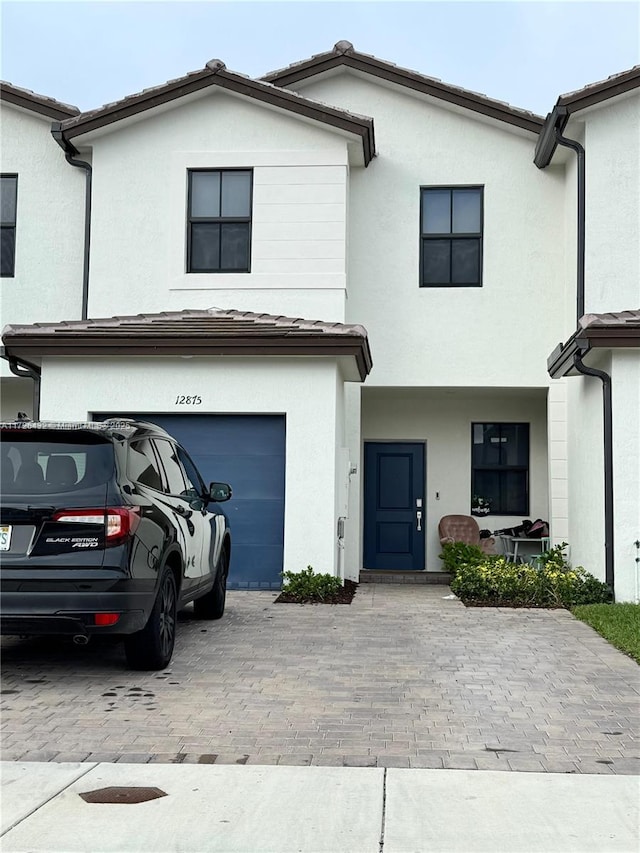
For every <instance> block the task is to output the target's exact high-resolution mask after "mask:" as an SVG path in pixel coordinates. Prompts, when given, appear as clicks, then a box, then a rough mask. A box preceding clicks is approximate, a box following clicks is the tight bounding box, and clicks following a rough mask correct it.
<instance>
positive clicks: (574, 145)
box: [555, 122, 615, 590]
mask: <svg viewBox="0 0 640 853" xmlns="http://www.w3.org/2000/svg"><path fill="white" fill-rule="evenodd" d="M565 124H566V122H565ZM555 139H556V142H557V143H558V145H563V146H565V147H566V148H571V149H572V150H573V151H575V152H576V155H577V158H578V235H577V255H578V256H577V293H576V312H577V318H576V327H577V328H578V329H579V328H580V320H581V318H582V317H583V316H584V303H585V299H584V295H585V242H586V241H585V231H586V169H585V151H584V148H583V146H582V145H580V143H579V142H576V140H575V139H568V138H567V137H566V136H563V135H562V131H561V130H560V128H559V127H557V126H556V128H555ZM573 364H574V367H575V369H576V370H577V371H578V373H581V374H582V375H583V376H594V377H596V378H597V379H599V380H600V381H601V382H602V419H603V427H604V562H605V580H606V583H607V584H608V585H609V586H610V587H611V589H612V590H613V589H614V582H615V567H614V553H613V529H614V527H613V512H614V510H613V402H612V392H611V376H609V374H608V373H605V371H604V370H598V369H596V368H595V367H587V365H586V364H584V362H583V361H582V353H580V352H576V353H575V354H574V356H573Z"/></svg>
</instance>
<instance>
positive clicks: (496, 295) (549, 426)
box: [4, 42, 638, 597]
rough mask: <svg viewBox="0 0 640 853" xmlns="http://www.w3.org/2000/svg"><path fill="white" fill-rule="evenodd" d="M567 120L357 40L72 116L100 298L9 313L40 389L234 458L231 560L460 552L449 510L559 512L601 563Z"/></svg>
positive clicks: (71, 155)
mask: <svg viewBox="0 0 640 853" xmlns="http://www.w3.org/2000/svg"><path fill="white" fill-rule="evenodd" d="M329 105H331V106H329ZM374 123H375V142H374V133H373V131H374ZM548 124H549V120H548V121H547V124H546V125H545V122H544V120H543V119H542V118H541V117H538V116H535V115H532V114H531V113H527V112H525V111H523V110H518V109H515V108H513V107H510V106H508V105H506V104H503V103H501V102H498V101H494V100H492V99H490V98H487V97H485V96H483V95H478V94H475V93H472V92H468V91H465V90H462V89H459V88H457V87H453V86H449V85H447V84H444V83H442V82H441V81H438V80H434V79H433V78H428V77H424V76H423V75H419V74H416V73H415V72H411V71H408V70H406V69H402V68H399V67H397V66H395V65H392V64H391V63H387V62H383V61H381V60H378V59H376V58H374V57H370V56H367V55H365V54H360V53H358V52H356V51H355V50H354V49H353V47H352V46H351V45H350V44H349V43H348V42H339V43H338V44H337V45H336V47H335V48H334V50H333V51H330V52H329V53H327V54H321V55H320V56H316V57H313V58H312V59H310V60H306V61H304V62H301V63H297V64H296V65H293V66H289V67H288V68H286V69H283V70H282V71H278V72H274V73H273V74H270V75H267V77H266V78H264V79H263V80H262V81H256V80H250V79H249V78H245V77H242V76H241V75H238V74H234V73H233V72H230V71H228V70H227V69H226V68H225V67H224V65H223V64H222V63H220V62H219V61H213V62H211V63H208V65H207V67H206V68H205V69H203V70H202V71H199V72H193V73H192V74H189V75H187V76H186V77H185V78H181V79H180V80H177V81H172V82H171V83H168V84H165V85H164V86H160V87H157V88H156V89H153V90H148V91H146V92H143V93H140V95H137V96H132V97H129V98H126V99H124V100H123V101H120V102H117V103H115V104H110V105H107V106H106V107H103V108H101V109H98V110H94V111H91V112H89V113H84V114H81V115H79V116H77V117H74V118H69V119H66V120H64V121H61V122H59V123H56V124H55V125H54V128H53V131H54V132H53V135H54V137H55V139H56V141H57V142H58V144H59V146H60V147H59V148H57V155H58V157H59V158H60V159H61V160H62V163H63V164H64V158H65V157H66V159H67V160H68V161H69V162H73V161H76V162H77V161H87V162H89V161H90V162H91V165H92V167H93V186H92V189H91V221H90V233H91V240H90V252H89V253H88V254H85V258H86V259H88V289H87V298H86V305H87V317H89V318H94V319H88V320H86V321H80V322H75V323H55V322H53V323H49V324H42V325H39V326H31V327H27V326H24V325H22V326H16V325H14V324H13V323H12V325H11V327H10V328H8V329H6V330H5V334H4V342H5V346H6V352H7V353H8V354H11V355H12V356H13V357H14V358H18V359H24V360H25V361H27V362H29V363H30V364H35V365H36V366H37V367H38V368H39V369H40V370H41V373H42V379H41V386H42V387H41V407H42V416H43V417H47V418H64V419H84V418H86V417H88V416H92V417H101V416H105V415H115V414H118V415H133V414H135V415H137V416H145V417H147V418H148V419H152V420H154V421H156V422H159V423H161V424H162V425H164V426H166V427H167V428H168V429H170V430H171V431H173V432H174V433H175V434H176V435H177V436H178V437H179V438H181V439H182V440H183V441H184V442H185V443H186V444H187V446H188V447H189V449H190V451H191V452H192V455H193V456H194V458H195V459H196V461H197V462H198V463H199V464H200V466H201V467H202V469H203V471H204V472H205V474H207V475H209V477H210V479H214V478H215V479H228V480H229V481H230V482H232V483H233V485H234V488H235V498H234V501H233V503H232V504H231V506H230V513H231V522H232V525H233V527H234V531H235V538H234V543H235V544H234V549H235V555H234V567H233V569H232V576H231V578H230V585H231V586H236V587H240V588H252V587H259V588H277V587H278V586H279V585H280V577H279V572H280V571H281V570H282V569H283V568H284V569H285V570H287V569H291V570H297V569H300V568H303V567H304V566H305V565H307V564H311V565H313V566H314V568H315V569H316V570H318V571H330V572H335V573H338V574H343V575H344V576H346V577H349V578H353V579H358V577H359V575H360V573H361V571H362V570H364V571H367V570H376V569H384V570H390V571H409V572H414V573H415V572H426V573H429V572H434V571H438V570H439V568H440V565H439V560H438V553H439V541H438V535H437V525H438V521H439V519H440V517H441V516H443V515H446V514H449V513H462V514H468V513H469V512H471V511H474V512H475V513H477V514H478V520H479V521H480V524H481V526H483V527H487V528H489V529H492V530H493V529H496V528H499V527H503V526H511V525H513V524H517V523H519V522H520V520H521V519H522V518H525V517H530V518H536V517H541V518H544V519H549V520H550V522H551V526H552V534H553V537H554V539H555V540H556V541H564V540H567V541H571V545H572V548H575V552H574V553H578V554H579V555H580V557H581V561H582V562H583V563H584V565H585V566H586V567H587V568H589V569H590V570H591V571H593V572H594V573H595V574H597V575H600V576H602V577H603V578H604V576H605V557H604V548H603V547H598V546H599V543H598V541H597V537H596V538H594V539H593V541H591V540H588V537H587V540H585V537H584V536H583V532H582V530H581V526H580V523H579V521H576V517H577V516H579V513H580V512H581V505H580V503H579V501H578V502H576V501H574V503H573V504H572V503H571V501H570V499H569V498H568V497H567V494H566V492H567V488H568V486H567V483H568V482H570V481H572V476H573V478H574V479H573V482H575V483H577V484H578V485H577V493H579V491H580V482H581V481H580V478H581V477H584V476H585V474H584V470H583V469H584V464H583V460H581V459H580V457H579V454H578V456H577V461H575V462H573V463H571V464H569V462H568V461H567V456H568V455H569V454H570V452H571V451H570V450H569V449H568V448H569V446H570V445H571V436H570V434H569V432H568V431H567V426H566V424H567V423H568V417H567V412H568V411H569V409H570V403H569V402H568V401H567V400H566V399H565V397H566V396H567V395H569V394H571V393H572V392H571V391H570V386H571V383H572V382H573V381H574V380H564V379H560V380H551V379H550V378H549V374H548V373H547V357H548V355H549V353H550V352H551V351H552V350H553V348H554V347H555V345H556V344H557V342H558V341H559V340H564V339H565V338H566V337H567V334H569V333H570V331H571V328H572V327H571V323H568V322H567V320H568V318H567V313H566V305H567V302H568V300H569V299H570V294H571V293H573V292H574V291H575V282H574V280H573V276H572V275H571V274H570V270H571V266H572V262H571V261H570V260H568V258H569V257H570V256H571V257H574V256H575V252H574V251H573V248H574V247H573V240H572V238H571V235H570V229H571V221H572V216H573V217H575V209H576V208H575V198H574V197H573V196H572V172H571V169H572V166H571V160H570V159H568V158H566V157H565V159H564V161H562V162H560V158H561V154H555V153H554V157H555V158H557V163H556V162H554V164H552V165H551V166H550V168H548V169H547V168H545V169H536V167H535V165H534V163H533V157H534V151H535V149H536V144H537V143H538V140H539V138H540V133H541V131H542V130H543V128H545V127H548ZM612 133H614V135H615V129H613V128H612ZM51 144H52V146H53V147H54V149H55V143H54V142H53V141H52V143H51ZM65 165H66V164H65ZM66 167H67V168H68V169H69V166H66ZM69 171H79V170H78V169H76V170H72V169H69ZM612 204H613V202H612ZM81 233H82V230H81V229H78V244H80V243H81V238H80V235H81ZM636 237H637V228H636ZM84 246H85V250H86V249H88V247H89V246H88V243H87V242H85V244H84ZM636 283H637V276H636ZM76 287H77V288H78V289H79V287H80V286H79V283H78V282H76ZM606 291H607V284H606V282H605V283H604V292H605V293H606ZM625 298H626V297H625ZM605 301H606V300H605ZM212 306H216V307H215V308H212ZM609 307H611V306H609ZM627 307H628V306H627ZM181 309H182V310H181ZM602 310H604V308H603V309H602ZM61 316H62V317H65V319H73V317H74V315H73V314H72V313H71V314H69V315H67V316H65V315H64V314H61V313H59V312H58V314H57V315H52V319H59V318H60V317H61ZM75 316H77V315H75ZM296 317H303V318H305V319H304V320H298V319H291V318H296ZM95 318H108V319H105V320H100V319H95ZM6 319H7V320H9V319H13V318H10V317H8V316H7V317H6ZM365 329H366V331H365ZM635 345H636V346H637V345H638V344H637V341H636V344H635ZM630 352H631V350H630V349H627V351H626V352H625V353H624V356H625V357H628V356H629V353H630ZM371 353H373V360H374V364H373V365H372V359H371ZM625 364H626V366H627V373H628V375H629V377H630V378H631V381H633V376H634V369H637V368H634V364H632V363H626V362H625ZM365 380H366V384H365ZM589 381H590V380H589ZM559 388H562V389H565V388H566V393H565V391H564V390H558V389H559ZM70 389H72V394H70V393H69V392H70ZM563 394H564V395H565V397H563ZM554 395H555V396H554ZM561 420H562V423H560V421H561ZM594 429H595V427H594ZM563 430H564V431H563ZM625 440H626V441H627V443H628V441H629V436H628V435H627V437H626V439H625ZM562 441H564V444H563V445H562V446H560V445H561V444H562ZM621 447H622V445H621ZM563 454H564V455H563ZM636 455H637V442H636ZM574 465H575V466H576V468H575V470H572V467H573V466H574ZM581 466H582V467H581ZM594 479H596V480H597V476H596V477H595V478H594ZM632 480H633V472H631V473H630V474H629V477H628V478H627V480H625V485H629V484H630V483H631V482H632ZM591 486H592V487H594V488H597V487H596V485H595V483H594V482H593V483H591ZM563 489H564V491H563ZM480 498H481V499H482V503H483V505H484V508H485V510H486V508H487V507H488V508H489V514H488V515H486V516H484V517H483V516H482V515H481V514H482V512H483V509H482V507H480V504H479V502H478V499H480ZM593 504H594V505H597V501H593ZM637 509H638V500H636V502H635V511H636V518H637ZM625 512H626V517H627V518H628V519H631V520H633V513H634V507H633V498H630V499H629V500H628V505H627V506H626V509H625ZM585 541H588V542H589V544H588V545H585V544H584V543H585ZM236 546H237V548H236ZM624 571H625V580H624V582H622V585H621V586H619V584H618V576H617V575H616V587H617V588H618V586H619V588H620V590H623V591H624V592H623V594H624V595H625V596H627V597H630V596H629V589H630V586H629V584H630V583H631V584H632V581H630V580H629V579H630V578H632V576H633V573H632V570H631V569H629V568H625V569H624ZM234 573H235V577H234Z"/></svg>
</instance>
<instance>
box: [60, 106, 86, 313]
mask: <svg viewBox="0 0 640 853" xmlns="http://www.w3.org/2000/svg"><path fill="white" fill-rule="evenodd" d="M51 135H52V136H53V138H54V139H55V141H56V142H57V143H58V145H59V146H60V147H61V148H62V150H63V151H64V156H65V160H66V161H67V163H68V164H69V165H70V166H75V167H76V168H78V169H84V172H85V177H86V181H85V195H84V264H83V270H82V312H81V318H80V319H82V320H86V319H88V311H89V254H90V249H91V178H92V169H91V164H90V163H87V162H86V161H85V160H74V156H77V154H78V151H77V150H76V149H75V148H74V147H73V145H72V144H71V143H70V142H69V141H68V140H66V139H65V138H64V136H63V133H62V124H61V122H59V121H55V122H53V124H52V125H51Z"/></svg>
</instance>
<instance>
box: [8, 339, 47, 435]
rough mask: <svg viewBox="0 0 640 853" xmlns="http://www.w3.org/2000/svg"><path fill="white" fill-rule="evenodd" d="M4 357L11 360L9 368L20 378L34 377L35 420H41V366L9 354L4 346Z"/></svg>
mask: <svg viewBox="0 0 640 853" xmlns="http://www.w3.org/2000/svg"><path fill="white" fill-rule="evenodd" d="M2 358H4V359H5V361H8V362H9V370H10V371H11V372H12V373H13V375H14V376H19V377H20V379H33V420H34V421H37V420H40V378H41V377H40V368H39V367H36V365H35V364H32V363H31V362H30V361H25V360H24V359H23V358H18V357H17V356H15V355H8V354H7V351H6V349H4V347H3V348H2Z"/></svg>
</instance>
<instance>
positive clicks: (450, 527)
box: [438, 515, 496, 554]
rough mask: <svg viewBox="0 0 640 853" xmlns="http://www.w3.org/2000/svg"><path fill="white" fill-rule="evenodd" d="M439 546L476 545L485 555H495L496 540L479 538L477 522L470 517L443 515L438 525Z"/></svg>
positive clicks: (491, 537)
mask: <svg viewBox="0 0 640 853" xmlns="http://www.w3.org/2000/svg"><path fill="white" fill-rule="evenodd" d="M438 535H439V536H440V544H441V545H445V544H446V543H447V542H464V543H465V545H476V546H477V547H478V548H480V550H481V551H483V552H484V553H485V554H495V544H496V540H495V539H494V538H493V536H490V537H489V538H488V539H481V538H480V528H479V527H478V522H477V521H476V520H475V518H473V516H471V515H445V516H443V517H442V518H441V519H440V524H439V525H438Z"/></svg>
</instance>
